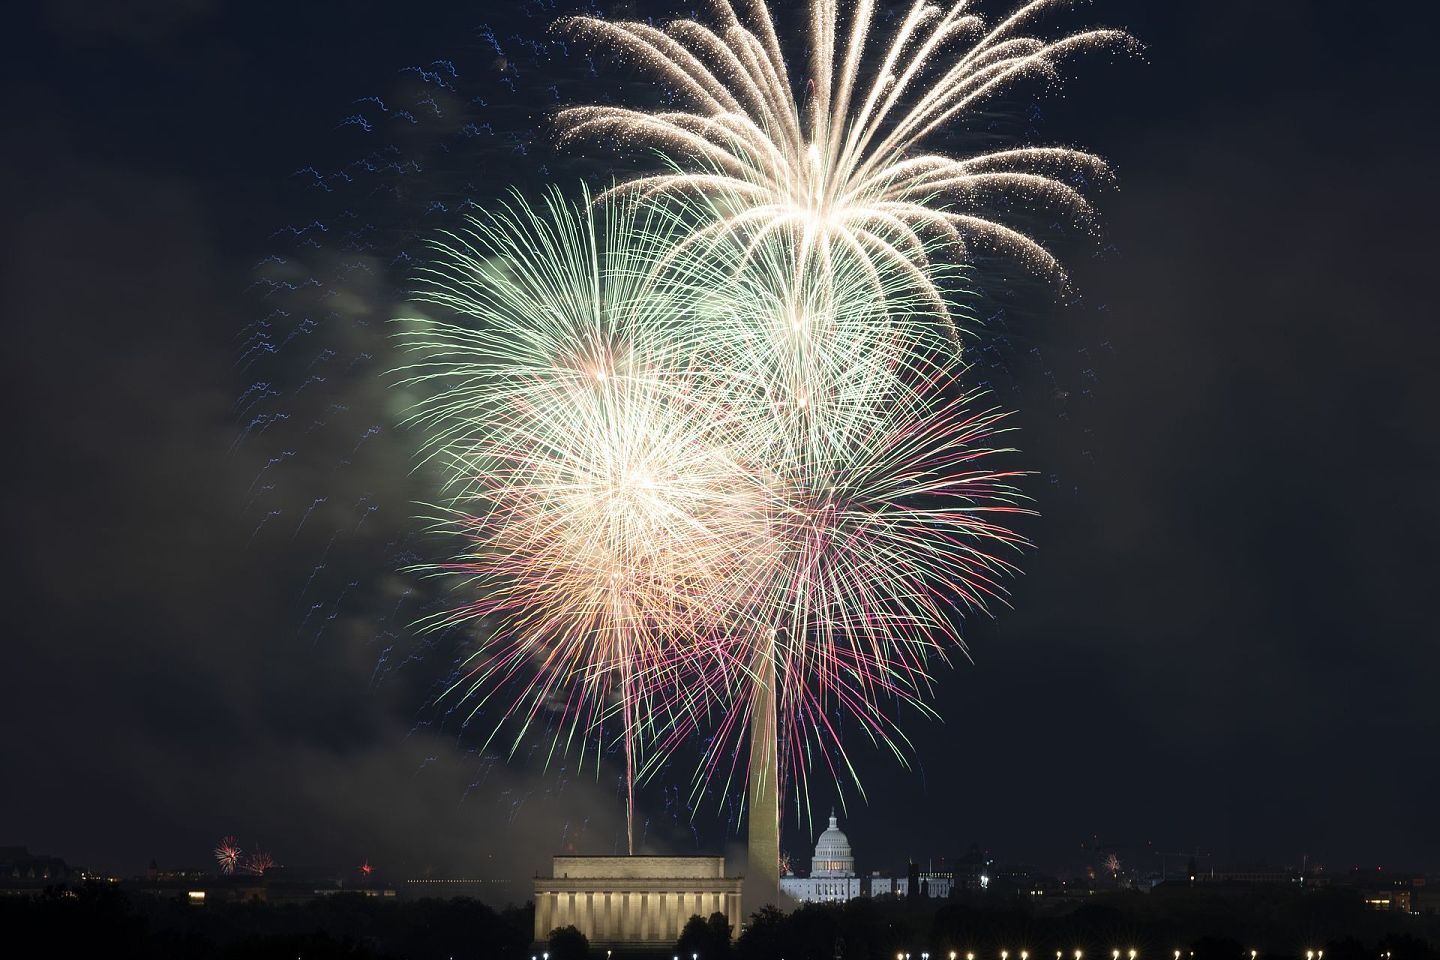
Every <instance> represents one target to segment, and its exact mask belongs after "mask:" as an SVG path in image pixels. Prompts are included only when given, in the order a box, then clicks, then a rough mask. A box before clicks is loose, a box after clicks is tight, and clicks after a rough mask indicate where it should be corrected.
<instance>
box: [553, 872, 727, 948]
mask: <svg viewBox="0 0 1440 960" xmlns="http://www.w3.org/2000/svg"><path fill="white" fill-rule="evenodd" d="M551 874H552V875H551V876H549V877H536V878H535V939H536V940H537V941H543V940H545V939H546V938H548V937H549V936H550V931H551V930H554V929H555V928H556V927H567V926H574V927H576V928H578V929H579V930H580V932H581V933H583V934H585V936H586V938H587V939H589V941H590V942H591V943H592V944H604V943H616V944H653V945H662V944H663V945H665V946H669V945H671V944H673V943H674V942H675V941H676V940H678V939H679V938H680V932H681V931H682V930H683V929H684V928H685V923H686V921H688V920H689V919H690V918H691V917H693V916H700V917H706V918H708V917H709V916H710V915H711V914H713V913H721V914H724V915H725V918H726V919H727V920H729V921H730V929H731V931H732V933H735V932H738V931H739V929H740V888H741V883H742V881H741V879H740V878H739V877H727V876H725V858H724V857H554V858H553V862H552V869H551Z"/></svg>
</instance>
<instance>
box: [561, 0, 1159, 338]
mask: <svg viewBox="0 0 1440 960" xmlns="http://www.w3.org/2000/svg"><path fill="white" fill-rule="evenodd" d="M1060 5H1066V4H1064V0H1030V2H1026V3H1022V4H1021V5H1020V6H1019V7H1018V8H1017V9H1016V10H1015V11H1014V12H1013V13H1011V14H1010V15H1009V16H1006V17H1004V18H1002V19H1001V20H999V22H998V23H996V24H994V25H993V26H988V25H987V24H986V23H985V21H984V20H983V19H982V18H981V17H980V16H978V15H977V14H974V13H971V12H969V6H970V4H969V3H968V0H961V2H959V3H955V4H953V5H951V6H949V7H948V8H947V9H942V8H941V7H938V6H934V5H931V4H929V3H926V2H924V0H916V2H915V3H913V4H912V5H911V7H910V8H909V10H908V12H907V13H906V14H905V16H904V17H903V18H901V21H900V23H899V25H898V26H897V27H896V28H895V30H894V32H893V34H892V35H891V36H890V38H889V41H888V43H886V44H883V45H880V44H876V45H874V46H873V48H872V45H871V42H870V41H871V34H872V26H873V24H872V20H873V18H874V13H875V4H874V2H873V0H858V2H857V3H856V4H855V8H854V11H853V13H852V14H851V15H850V18H849V21H848V24H846V25H845V29H841V25H842V24H841V14H840V10H839V4H838V2H837V0H811V3H810V4H809V37H808V47H809V50H810V62H809V64H808V66H807V69H806V70H805V71H804V73H803V74H801V75H792V73H791V71H790V69H789V67H788V66H787V64H786V63H785V59H784V56H783V54H782V52H781V44H780V39H779V36H778V34H777V32H776V29H775V23H774V20H773V18H772V16H771V12H770V9H769V8H768V7H767V6H766V5H765V4H764V3H763V2H760V0H752V2H746V3H742V4H739V5H735V4H732V3H731V2H730V0H717V3H716V8H717V11H718V16H717V21H718V24H717V26H714V27H711V26H707V25H705V24H702V23H699V22H697V21H694V20H678V21H675V22H673V23H670V24H668V25H667V26H665V27H664V28H663V29H661V28H657V27H654V26H652V25H650V24H647V23H641V22H633V21H616V22H611V21H606V20H603V19H599V18H597V17H590V16H577V17H567V18H564V19H562V20H561V21H559V22H558V24H557V27H558V28H559V29H560V30H561V31H562V33H564V34H566V35H572V36H576V37H578V38H581V39H584V40H588V41H590V42H592V43H596V44H599V45H605V46H609V47H611V48H613V49H615V50H617V51H619V53H620V54H621V55H622V56H626V57H628V58H630V59H632V60H634V61H635V63H637V64H638V65H639V66H640V67H641V68H642V69H645V70H647V71H649V72H650V73H652V75H654V76H656V77H658V78H659V79H660V80H661V81H662V82H664V83H665V84H667V85H668V86H669V87H670V88H671V89H672V90H673V91H674V92H675V93H676V94H677V95H678V96H679V97H680V99H681V100H682V101H683V102H684V103H685V105H686V109H681V110H674V111H665V112H649V113H647V112H644V111H640V110H634V109H627V108H623V107H613V106H582V107H573V108H570V109H568V110H564V111H562V112H561V113H560V116H559V121H558V125H559V127H560V128H561V129H562V130H563V131H564V132H563V133H562V135H561V141H562V142H573V141H580V140H588V141H595V140H607V141H610V142H616V141H618V142H621V143H634V144H643V145H650V146H654V147H657V148H659V149H660V150H661V151H662V152H663V153H665V154H666V155H668V156H670V157H673V158H675V159H676V160H678V161H681V162H684V163H688V164H692V165H693V169H688V170H687V169H679V168H676V169H672V170H671V171H669V172H666V173H661V174H657V175H653V176H647V177H641V178H640V179H637V180H634V181H631V182H630V183H628V184H626V185H624V189H630V190H636V191H639V192H641V193H644V194H647V195H669V196H675V195H682V196H683V195H690V196H694V195H709V194H720V195H723V196H724V197H725V198H726V203H727V205H728V206H727V209H726V210H725V211H724V213H723V215H722V216H720V217H719V218H717V219H716V220H715V221H714V222H713V223H711V224H709V225H708V226H701V227H699V228H698V232H699V234H701V235H706V236H708V235H714V234H727V233H728V234H738V235H741V236H744V237H746V238H748V239H750V240H752V241H759V240H763V239H764V238H766V237H768V236H771V235H774V234H777V233H780V234H787V235H789V236H792V237H794V238H796V239H797V240H798V241H799V244H800V246H801V250H802V256H803V258H804V261H805V262H806V263H807V264H809V263H811V262H812V260H813V262H814V264H815V266H817V267H818V268H819V269H821V270H824V269H827V266H828V263H829V261H830V259H831V258H832V257H833V256H834V255H836V254H837V253H839V252H841V251H849V252H851V253H854V254H857V255H859V256H860V257H861V258H862V259H863V260H867V261H871V262H875V263H886V264H890V265H891V266H893V267H894V268H896V269H899V270H901V271H905V272H907V273H909V275H910V276H911V278H912V280H913V281H914V282H915V283H916V284H917V285H918V286H920V287H921V288H922V289H924V290H925V291H926V292H927V293H928V294H929V295H930V297H931V301H932V304H933V305H934V307H935V308H936V309H937V310H939V311H941V312H944V310H945V309H946V303H945V299H944V297H943V296H942V295H941V293H940V291H938V290H936V289H934V287H933V286H931V285H930V284H929V280H928V277H927V272H926V269H925V267H926V258H925V245H924V243H923V237H924V236H925V235H927V234H930V235H939V236H942V237H944V238H946V239H947V240H948V241H950V242H951V243H953V244H954V245H955V246H956V247H958V248H959V250H960V255H961V256H962V257H968V256H969V255H970V252H971V250H972V249H973V248H987V249H997V250H1000V251H1004V252H1009V253H1011V254H1014V255H1017V256H1018V257H1020V258H1021V259H1022V260H1023V261H1025V262H1027V263H1029V264H1030V265H1032V267H1034V268H1036V269H1038V270H1040V271H1043V272H1049V273H1053V274H1055V275H1057V276H1060V277H1063V273H1062V272H1061V270H1060V265H1059V264H1058V262H1057V261H1056V260H1055V258H1054V257H1053V256H1052V255H1051V254H1050V253H1049V251H1048V250H1046V249H1045V247H1044V246H1042V245H1041V244H1040V243H1039V242H1038V241H1036V240H1035V239H1033V238H1031V237H1029V236H1027V235H1026V234H1025V233H1023V232H1021V231H1020V230H1018V229H1016V228H1015V227H1012V226H1009V225H1006V224H1004V223H1001V222H999V220H997V219H994V218H992V217H990V216H988V215H987V214H986V213H985V212H984V203H985V201H986V200H987V199H988V198H992V197H996V196H1016V197H1020V198H1022V199H1025V200H1026V201H1029V202H1039V203H1042V204H1046V205H1051V206H1055V207H1058V208H1060V209H1064V210H1066V211H1068V212H1069V213H1071V214H1072V215H1074V216H1076V217H1077V218H1079V219H1081V220H1084V219H1088V217H1089V216H1090V214H1091V209H1090V206H1089V203H1088V202H1087V201H1086V200H1085V198H1084V197H1083V196H1082V195H1081V193H1080V192H1079V191H1078V190H1077V189H1076V188H1075V186H1073V185H1072V184H1071V183H1069V182H1067V180H1066V179H1063V178H1069V179H1073V180H1076V181H1088V180H1103V179H1106V178H1108V176H1109V171H1108V168H1107V166H1106V164H1105V163H1104V161H1103V160H1101V159H1100V158H1099V157H1097V156H1095V155H1093V154H1090V153H1086V152H1084V151H1080V150H1074V149H1069V148H1064V147H1032V146H1025V147H1017V148H1010V149H1003V150H996V151H992V152H987V153H979V154H976V155H973V156H968V157H952V156H946V155H942V154H938V153H926V152H922V147H923V142H924V141H925V140H926V139H927V138H928V137H930V136H932V135H933V134H935V133H937V132H938V131H940V130H942V129H945V128H948V127H950V126H952V125H954V124H957V123H963V122H965V121H966V120H967V119H968V117H969V116H970V115H971V114H972V113H974V112H975V111H976V109H977V108H978V107H979V106H981V105H982V104H984V103H985V102H986V101H987V100H989V99H991V98H993V97H994V96H995V95H996V94H998V93H1000V92H1002V91H1004V90H1006V89H1008V88H1009V87H1010V86H1011V85H1013V84H1014V83H1015V82H1017V81H1019V80H1021V79H1023V78H1026V77H1035V76H1042V77H1053V76H1054V75H1055V71H1056V67H1057V64H1058V63H1059V61H1061V60H1063V59H1064V58H1066V57H1068V56H1070V55H1071V54H1074V53H1077V52H1081V51H1085V50H1090V49H1095V48H1100V47H1107V46H1123V45H1129V44H1132V43H1133V41H1132V40H1131V39H1130V37H1129V36H1128V35H1127V34H1125V33H1123V32H1122V31H1118V30H1111V29H1089V30H1082V31H1079V32H1076V33H1071V34H1068V35H1066V36H1064V37H1061V38H1060V39H1058V40H1045V39H1041V38H1038V37H1033V36H1027V35H1023V34H1022V30H1023V29H1024V28H1025V27H1027V26H1028V25H1029V24H1030V23H1031V22H1032V21H1034V20H1036V19H1037V18H1038V17H1039V15H1040V14H1041V13H1043V12H1045V11H1046V10H1047V9H1049V8H1053V7H1056V6H1060ZM737 6H738V7H739V9H738V10H737ZM871 78H878V82H875V81H874V80H872V79H871ZM799 90H803V91H805V99H804V100H803V102H802V101H801V100H800V99H798V98H797V93H796V91H799Z"/></svg>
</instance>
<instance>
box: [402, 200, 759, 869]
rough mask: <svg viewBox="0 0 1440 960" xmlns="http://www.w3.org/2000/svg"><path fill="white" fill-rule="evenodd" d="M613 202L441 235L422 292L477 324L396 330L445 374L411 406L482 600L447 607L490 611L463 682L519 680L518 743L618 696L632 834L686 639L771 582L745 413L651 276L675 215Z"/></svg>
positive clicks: (471, 690) (572, 733)
mask: <svg viewBox="0 0 1440 960" xmlns="http://www.w3.org/2000/svg"><path fill="white" fill-rule="evenodd" d="M604 209H605V211H606V217H607V219H606V220H605V222H604V229H603V230H598V229H597V224H596V222H595V220H594V217H595V213H594V211H593V210H592V209H591V205H590V204H589V202H588V198H587V201H586V202H585V203H584V204H582V205H581V206H580V207H579V208H575V207H571V206H570V205H567V204H565V203H564V202H563V201H562V200H560V199H559V197H558V196H556V195H552V196H551V197H550V199H549V201H548V202H547V204H546V206H545V209H544V211H543V213H538V212H536V211H534V210H532V209H530V208H528V207H525V206H524V205H523V204H518V203H517V204H515V205H512V206H510V207H508V208H507V209H506V210H505V211H504V212H502V213H500V214H497V215H495V216H492V217H488V218H482V219H477V220H472V221H471V223H470V229H469V230H468V231H467V233H466V234H464V235H455V236H452V237H451V238H450V239H449V240H447V241H446V242H445V243H443V244H441V245H439V246H438V247H437V251H436V252H437V261H436V266H435V267H432V268H430V269H429V270H428V271H427V273H426V274H424V277H423V280H422V284H423V287H422V292H421V299H422V300H426V301H429V302H431V303H433V304H436V305H439V306H442V307H444V308H445V309H447V310H448V311H451V312H454V313H456V314H459V315H460V316H461V317H462V318H464V320H465V321H466V325H463V326H462V325H457V324H451V323H445V322H439V321H417V322H415V328H414V329H413V330H411V331H408V332H405V333H402V334H401V335H400V338H401V341H402V343H403V344H404V345H405V346H406V347H407V348H408V349H410V350H412V351H415V352H418V353H419V354H420V357H421V358H420V359H419V360H417V361H416V362H415V363H413V364H411V365H410V366H408V367H406V368H405V369H404V371H403V374H402V375H403V381H402V386H404V387H406V388H409V389H413V390H416V391H419V392H423V391H426V390H431V391H434V392H431V393H430V394H429V395H428V396H424V397H422V398H420V399H419V400H418V401H417V402H416V405H415V414H414V418H413V419H414V422H415V423H417V424H418V425H420V426H421V427H422V428H423V429H424V430H425V431H426V432H427V441H426V444H425V446H424V450H425V455H426V457H427V459H428V460H429V461H430V462H431V463H432V464H433V465H435V466H436V467H438V469H439V470H440V471H441V473H442V475H443V476H444V477H445V478H447V480H446V483H445V485H444V486H443V487H442V492H443V493H444V494H445V496H446V499H447V502H446V505H445V506H444V507H442V508H441V511H440V512H441V515H440V516H439V517H438V518H437V522H438V525H439V526H440V527H441V528H444V529H449V530H451V531H452V532H456V533H458V534H459V535H460V536H461V537H462V538H463V539H464V540H465V541H466V542H467V543H468V545H469V546H468V548H467V549H466V551H465V552H464V553H463V554H462V555H461V556H460V557H459V558H458V559H457V560H455V561H454V562H452V563H449V564H444V565H440V566H439V567H437V568H435V569H436V571H437V572H443V573H449V574H458V575H459V576H460V577H461V578H462V579H463V580H464V581H466V583H467V589H468V590H469V593H470V595H471V596H473V597H474V598H475V599H473V600H470V601H468V602H466V603H465V604H463V605H462V606H460V607H459V608H457V609H456V610H453V611H451V612H449V613H447V614H444V615H441V616H439V617H438V618H436V620H435V621H434V624H435V625H450V624H454V623H457V622H462V621H472V620H473V621H482V622H483V623H485V624H486V625H495V626H494V632H493V633H492V634H491V635H490V636H489V637H487V638H486V639H485V640H483V641H482V644H481V647H480V650H479V651H478V652H477V654H476V655H475V657H474V658H473V659H472V661H471V666H470V669H469V671H468V673H467V674H466V676H465V677H464V678H463V679H462V681H461V682H460V683H459V684H457V686H456V689H457V690H459V691H461V692H463V693H464V694H465V695H467V696H469V697H471V698H473V700H474V703H475V708H474V709H475V710H479V709H480V708H481V707H482V706H483V705H484V704H486V703H487V702H488V701H489V700H490V699H491V698H492V697H494V696H496V695H497V693H498V691H500V690H506V691H518V692H514V693H513V695H512V696H511V698H510V703H509V704H508V705H507V706H506V707H505V709H504V716H505V718H514V719H516V720H518V722H519V728H520V729H519V734H518V735H517V737H516V740H515V741H514V743H513V744H512V747H511V749H512V752H513V750H514V749H516V748H517V747H518V745H519V742H520V737H523V735H524V734H525V732H526V730H527V729H529V727H530V726H531V725H532V723H534V721H535V720H536V719H537V718H538V717H539V716H540V715H541V713H542V711H548V710H550V709H552V708H558V709H559V710H560V711H561V712H562V715H563V716H564V717H567V718H568V721H567V722H565V723H562V724H560V725H559V726H557V728H556V732H555V735H554V737H553V739H552V742H551V748H550V752H551V754H552V755H553V754H554V752H555V751H557V750H563V749H565V748H569V747H572V746H581V745H583V744H584V743H585V742H586V741H588V740H589V739H590V738H591V737H592V735H594V734H597V733H601V732H602V731H603V725H604V723H605V722H606V720H607V719H610V718H612V717H613V714H614V713H615V712H616V711H617V710H618V712H619V714H620V717H619V722H620V726H621V732H622V737H623V744H624V751H625V759H626V774H627V776H626V781H627V798H628V801H627V806H628V814H629V817H628V818H629V819H630V820H631V823H632V825H631V827H630V829H629V831H628V836H629V838H630V847H631V849H632V850H633V843H634V840H633V815H634V780H635V773H636V770H637V769H638V767H639V766H640V764H641V761H642V758H641V757H639V756H637V753H636V751H637V750H638V749H640V747H641V740H642V738H643V737H645V736H647V735H648V733H649V731H651V730H652V729H654V728H656V727H660V726H664V725H665V724H667V723H668V720H667V717H668V716H669V714H670V713H671V712H672V711H673V710H675V709H682V708H683V707H684V701H683V698H677V697H676V696H675V694H674V692H673V691H675V690H677V689H680V688H681V685H680V684H679V683H678V682H677V680H678V678H679V676H680V670H681V668H680V663H681V662H682V661H684V660H686V659H688V658H689V657H691V656H693V654H692V653H691V652H690V650H689V647H688V646H686V645H682V644H679V643H677V642H676V641H677V638H684V639H685V641H686V644H692V643H694V642H695V638H699V637H703V636H706V635H708V634H710V633H711V632H712V631H713V630H715V629H716V627H717V625H723V624H724V623H725V622H726V619H727V616H728V611H730V610H731V609H739V607H740V605H739V604H738V603H737V602H736V600H737V598H736V597H734V596H731V593H732V592H733V591H745V590H749V589H751V588H752V587H753V585H755V584H757V583H760V582H763V578H762V577H761V576H759V575H758V574H757V572H756V571H757V570H758V569H760V568H763V566H764V564H765V563H766V562H767V558H768V556H769V553H768V549H767V544H768V540H767V538H766V534H767V524H768V521H769V517H768V513H767V511H766V510H765V508H764V503H763V499H762V496H763V491H762V490H761V489H760V488H759V486H758V485H757V484H756V483H755V480H754V477H753V474H752V473H751V472H750V469H749V466H748V465H749V464H750V463H751V462H752V461H753V459H754V457H753V454H752V452H751V451H748V450H745V449H743V443H744V442H746V441H749V440H751V439H752V438H754V437H755V436H756V434H755V431H754V430H753V428H752V427H751V425H750V424H749V423H748V422H744V421H741V420H739V419H738V415H739V414H744V413H748V412H749V411H748V409H747V408H744V407H737V406H736V405H735V404H733V403H731V402H730V401H729V399H728V395H729V390H728V387H729V385H728V384H726V383H723V382H721V381H720V380H719V379H718V378H717V377H716V375H715V373H714V372H713V371H711V370H708V369H706V368H703V367H696V366H695V365H694V364H693V363H691V362H689V361H687V360H686V359H685V358H684V356H683V354H682V353H681V352H679V351H678V350H677V346H676V344H678V343H679V342H681V341H679V340H678V339H676V338H672V337H670V336H668V334H669V333H670V332H671V331H672V328H675V327H676V317H677V315H678V314H680V313H683V311H684V309H685V307H684V305H683V304H681V303H679V302H677V301H676V300H675V299H674V298H673V296H672V294H673V292H674V291H673V290H669V291H667V290H665V289H661V288H659V287H657V286H656V285H655V279H654V277H655V275H654V271H653V269H652V267H653V265H654V264H655V263H656V262H658V260H659V259H660V258H661V257H662V256H663V253H664V251H665V250H666V249H668V246H669V239H668V236H667V235H666V231H665V230H664V229H663V221H657V220H652V219H650V218H649V217H648V215H646V214H644V213H641V212H640V208H638V207H635V206H627V205H624V204H611V205H606V207H605V208H604ZM602 238H603V239H602ZM436 388H438V389H436ZM730 410H733V411H735V412H734V413H727V411H730ZM616 701H618V704H617V702H616ZM472 716H473V711H472ZM498 730H499V727H498V725H497V728H496V732H498ZM581 749H582V750H583V746H581ZM597 763H598V757H597Z"/></svg>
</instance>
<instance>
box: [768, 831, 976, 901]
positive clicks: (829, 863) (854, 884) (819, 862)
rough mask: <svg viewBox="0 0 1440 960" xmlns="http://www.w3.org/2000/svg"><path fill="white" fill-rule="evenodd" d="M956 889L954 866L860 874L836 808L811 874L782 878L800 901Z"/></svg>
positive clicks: (935, 894)
mask: <svg viewBox="0 0 1440 960" xmlns="http://www.w3.org/2000/svg"><path fill="white" fill-rule="evenodd" d="M955 889H956V883H955V872H954V871H953V870H948V869H941V870H933V869H926V870H922V869H921V868H920V866H919V865H918V864H911V865H910V868H909V870H908V871H907V873H906V875H905V876H903V877H893V878H892V877H885V876H881V875H880V874H879V873H873V874H871V875H870V876H865V877H862V876H860V875H858V874H857V873H856V872H855V854H854V851H853V850H852V849H851V848H850V838H849V837H847V836H846V835H845V833H844V831H843V830H841V829H840V824H839V822H838V820H837V818H836V816H835V811H833V810H832V811H830V825H829V826H827V827H826V828H825V830H824V831H823V832H822V833H821V834H820V836H819V838H818V839H817V840H816V841H815V855H814V856H813V857H812V858H811V859H810V875H809V876H808V877H797V876H793V875H791V876H784V877H781V878H780V891H781V892H782V893H784V894H785V895H786V896H788V897H790V898H791V899H793V900H797V901H799V902H800V903H843V902H844V901H846V900H853V899H855V898H856V897H886V896H897V897H912V896H913V897H916V898H922V899H923V898H936V899H943V898H946V897H949V896H950V895H951V893H952V891H954V890H955ZM977 889H978V888H977Z"/></svg>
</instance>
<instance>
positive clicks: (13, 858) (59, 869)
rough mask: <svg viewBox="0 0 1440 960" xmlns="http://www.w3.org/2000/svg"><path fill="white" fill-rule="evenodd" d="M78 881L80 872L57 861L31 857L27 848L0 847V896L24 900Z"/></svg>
mask: <svg viewBox="0 0 1440 960" xmlns="http://www.w3.org/2000/svg"><path fill="white" fill-rule="evenodd" d="M79 879H81V874H80V871H79V870H75V869H72V868H71V867H70V866H69V865H68V864H66V862H65V861H64V860H62V859H60V858H59V857H47V856H42V855H39V854H34V853H31V852H30V850H29V848H27V847H0V894H18V895H21V896H24V895H27V894H32V893H39V892H40V891H42V890H44V889H45V888H46V887H50V886H54V885H56V884H61V883H66V882H69V881H72V880H79Z"/></svg>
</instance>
